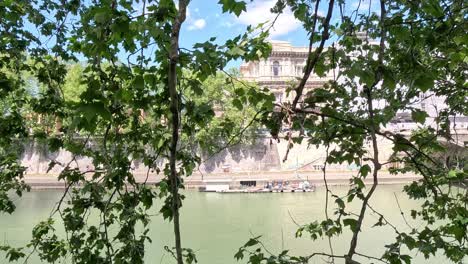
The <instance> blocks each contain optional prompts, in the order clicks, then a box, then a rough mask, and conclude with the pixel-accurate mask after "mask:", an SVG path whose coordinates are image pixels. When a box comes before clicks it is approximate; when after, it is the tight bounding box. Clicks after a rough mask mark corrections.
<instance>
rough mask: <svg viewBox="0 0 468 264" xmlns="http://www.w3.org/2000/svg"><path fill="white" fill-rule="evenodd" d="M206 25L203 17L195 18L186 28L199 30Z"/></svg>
mask: <svg viewBox="0 0 468 264" xmlns="http://www.w3.org/2000/svg"><path fill="white" fill-rule="evenodd" d="M205 26H206V21H205V19H203V18H200V19H196V20H193V21H191V22H190V26H189V27H188V30H200V29H203V28H204V27H205Z"/></svg>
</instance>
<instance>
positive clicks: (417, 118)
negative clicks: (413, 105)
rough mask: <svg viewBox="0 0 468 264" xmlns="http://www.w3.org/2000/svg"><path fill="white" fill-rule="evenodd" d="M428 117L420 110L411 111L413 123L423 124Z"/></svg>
mask: <svg viewBox="0 0 468 264" xmlns="http://www.w3.org/2000/svg"><path fill="white" fill-rule="evenodd" d="M428 116H429V115H428V114H427V113H426V112H425V111H422V110H419V109H413V110H411V119H413V121H414V122H417V123H421V124H424V122H426V117H428Z"/></svg>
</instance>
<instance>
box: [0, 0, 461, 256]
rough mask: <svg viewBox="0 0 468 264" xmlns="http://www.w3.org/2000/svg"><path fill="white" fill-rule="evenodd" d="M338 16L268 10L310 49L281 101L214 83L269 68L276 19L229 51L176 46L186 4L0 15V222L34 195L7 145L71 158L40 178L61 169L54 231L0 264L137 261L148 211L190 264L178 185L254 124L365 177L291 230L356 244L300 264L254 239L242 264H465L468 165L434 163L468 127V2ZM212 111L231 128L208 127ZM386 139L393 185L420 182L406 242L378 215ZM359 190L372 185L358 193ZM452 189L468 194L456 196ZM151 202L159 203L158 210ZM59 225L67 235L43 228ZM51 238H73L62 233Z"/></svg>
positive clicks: (105, 4) (22, 2)
mask: <svg viewBox="0 0 468 264" xmlns="http://www.w3.org/2000/svg"><path fill="white" fill-rule="evenodd" d="M345 2H347V1H343V0H338V1H333V0H330V1H318V0H317V1H285V0H278V1H277V2H276V5H275V6H274V8H273V9H272V10H271V11H272V12H273V13H276V14H277V15H279V16H281V15H282V13H283V12H286V10H291V11H292V12H293V14H294V17H295V18H296V19H297V20H298V21H300V22H301V23H302V26H303V28H304V29H305V31H306V32H307V33H308V35H307V36H305V37H307V38H308V39H309V52H308V58H307V61H306V67H305V68H304V72H303V77H302V78H301V79H300V80H299V81H297V83H295V84H293V85H292V87H291V88H290V89H289V90H290V93H292V95H293V96H294V99H293V100H292V101H291V102H283V103H281V104H276V105H274V103H273V100H274V97H273V96H272V95H271V94H269V93H268V92H267V91H264V90H261V89H259V88H258V87H256V86H255V85H254V84H250V83H246V82H243V81H241V80H239V79H238V77H239V76H238V75H236V74H235V73H228V72H227V73H226V72H225V73H224V75H222V73H220V71H224V68H225V66H226V64H227V63H228V62H229V61H231V60H235V59H242V60H245V61H251V60H259V59H262V58H265V57H267V56H268V55H269V52H270V51H271V46H270V44H269V43H268V41H266V38H267V37H268V32H269V30H271V29H272V28H274V24H275V22H276V21H277V20H273V21H269V22H267V23H264V24H261V25H253V26H250V27H248V28H247V29H246V32H245V33H243V34H241V35H239V36H233V38H232V39H230V40H227V41H226V42H224V43H220V42H219V41H217V40H216V38H214V37H212V38H207V40H206V42H202V43H197V44H195V45H194V46H193V47H192V48H190V49H186V48H181V47H180V46H179V39H181V38H183V37H184V36H183V35H182V33H181V26H182V25H183V23H184V21H185V19H186V16H187V14H186V12H187V6H188V4H189V1H187V0H179V1H170V0H161V1H151V0H135V1H125V0H102V1H80V0H73V1H62V0H42V1H41V0H33V1H30V0H18V1H11V0H6V1H2V2H1V3H0V17H1V18H2V19H1V20H0V107H1V110H2V116H1V117H0V211H1V212H4V213H12V212H13V211H14V209H15V205H14V203H13V199H12V196H13V195H15V194H14V193H13V191H14V192H16V195H19V196H21V194H22V192H23V191H25V190H28V186H27V185H26V184H25V183H24V180H23V179H24V173H25V170H26V168H25V167H23V166H22V165H21V164H20V163H19V161H18V155H19V154H18V151H17V150H16V149H15V147H14V142H16V141H18V140H25V139H31V140H37V141H42V142H45V143H46V144H47V145H48V148H49V149H50V150H51V151H56V150H59V149H64V150H66V151H69V152H70V153H72V155H73V157H72V159H71V160H70V161H69V162H67V163H60V162H57V161H56V160H51V161H50V168H52V167H55V166H59V167H61V168H62V170H61V173H60V175H59V176H58V179H60V180H63V181H65V182H66V189H65V191H64V195H63V196H62V198H61V199H60V200H59V201H58V203H57V205H56V207H55V208H54V211H53V213H52V214H51V216H50V218H48V219H44V221H41V222H40V223H39V224H38V225H37V226H36V227H35V228H34V229H33V233H32V234H33V238H32V240H31V242H30V244H28V245H27V246H25V248H14V247H10V246H8V245H2V246H1V247H0V249H1V250H3V251H5V252H6V258H7V259H8V260H10V261H14V260H17V259H21V258H24V259H26V260H27V258H28V257H29V256H30V254H36V255H38V256H39V257H40V259H41V260H42V261H44V262H49V263H54V262H57V261H58V260H60V259H63V258H66V257H69V258H71V260H72V261H73V263H143V262H144V255H145V246H146V245H147V244H148V243H150V242H151V239H150V237H148V231H149V222H150V215H151V212H154V211H155V210H156V211H160V212H161V213H162V215H163V216H164V218H165V219H168V220H169V221H172V222H173V228H174V237H175V245H174V247H167V250H168V251H170V252H171V253H172V255H173V256H174V258H175V259H176V261H177V263H179V264H181V263H193V262H194V261H196V257H195V254H194V252H193V251H192V250H191V249H188V248H184V247H183V239H182V238H183V236H182V235H183V234H181V233H180V223H179V209H180V207H181V206H182V202H183V199H184V196H183V194H180V193H179V189H180V188H183V186H184V185H183V183H184V177H185V176H190V175H191V174H192V172H193V170H194V168H195V167H196V165H197V164H198V163H199V162H200V157H198V154H197V153H198V152H196V151H193V147H196V148H198V147H202V148H207V147H209V148H210V149H209V150H210V151H214V152H215V151H216V150H217V149H218V148H223V147H226V146H228V145H230V144H233V143H237V142H240V141H243V140H246V132H249V131H250V133H253V132H254V131H253V130H249V127H253V128H255V127H259V126H260V125H265V126H266V127H267V128H269V129H270V130H271V131H272V136H274V137H276V136H277V132H278V131H279V128H280V127H281V126H287V127H288V128H289V130H288V131H289V132H288V135H287V137H286V138H287V140H289V148H292V147H294V143H295V142H300V141H302V140H308V143H310V144H311V145H323V146H326V149H327V153H326V154H327V158H326V161H325V164H324V169H323V177H324V180H325V183H326V178H327V174H326V165H327V164H332V163H343V162H348V163H354V164H357V165H359V166H360V170H359V173H358V174H357V175H353V176H352V178H351V181H350V189H349V192H348V194H347V195H346V197H338V196H336V195H334V194H333V193H332V192H331V191H330V190H329V189H328V186H326V188H327V193H326V195H327V196H326V198H327V199H326V201H327V203H326V204H325V205H324V206H325V211H326V212H327V213H326V219H317V221H315V222H313V223H310V224H308V225H305V226H303V227H301V228H300V229H299V230H298V232H297V235H298V236H301V235H305V234H306V233H307V234H309V235H310V236H311V237H312V239H318V238H326V239H330V240H331V239H332V238H334V237H336V236H339V235H340V234H342V233H343V231H344V230H349V231H350V232H351V233H352V236H351V239H350V243H349V248H348V249H347V250H346V252H336V251H334V250H333V247H332V246H331V245H332V244H331V243H330V251H329V252H310V254H308V255H305V256H291V255H289V254H288V251H284V252H281V253H279V254H277V255H275V254H273V253H271V252H270V251H267V250H265V249H264V248H263V244H262V243H261V241H260V238H258V237H257V238H252V239H250V240H249V241H248V242H247V243H246V244H245V245H244V246H242V247H241V248H240V249H239V251H238V253H237V254H236V255H235V257H236V258H237V259H238V260H241V259H244V258H246V259H245V260H246V261H247V262H248V263H308V262H309V261H310V262H312V261H313V260H314V258H315V257H325V258H327V259H328V260H329V261H332V262H334V261H338V260H340V261H342V260H344V261H345V262H346V263H358V262H361V261H363V262H369V261H373V262H376V261H377V262H384V263H411V256H410V255H408V254H406V253H405V252H406V251H408V250H409V251H411V250H414V251H419V252H421V253H422V254H424V256H425V257H430V256H431V255H434V254H435V253H436V252H437V251H438V250H440V252H442V253H443V254H445V256H446V257H447V259H450V260H451V261H454V262H459V263H462V262H463V261H464V260H466V256H467V255H468V236H467V233H468V232H467V225H468V211H467V202H468V195H467V189H466V180H467V172H466V165H464V164H465V160H464V159H465V158H466V157H458V156H457V157H455V159H454V160H456V161H457V162H453V160H452V162H449V161H447V160H442V159H440V153H443V152H444V151H446V149H447V148H448V146H453V145H458V146H459V145H460V142H457V137H455V136H454V135H453V134H452V133H453V129H451V128H452V127H453V122H451V120H453V119H451V117H453V116H456V115H467V114H468V109H467V104H466V98H467V93H468V91H467V87H466V72H467V47H466V45H467V43H468V39H467V35H466V30H467V23H466V16H467V13H466V9H467V6H466V3H465V1H461V0H451V1H448V0H447V1H436V0H430V1H405V0H398V1H386V0H380V1H371V4H370V5H368V6H367V7H366V9H365V10H364V9H363V8H360V5H358V6H357V8H350V6H352V5H351V3H345ZM358 3H360V1H358ZM219 5H221V6H222V9H223V12H229V13H233V14H234V15H237V16H238V15H240V14H241V13H242V12H245V11H246V3H245V2H244V1H236V0H221V1H219ZM362 33H364V35H365V36H364V37H362ZM330 71H331V72H333V76H334V78H333V79H332V80H330V81H329V82H328V83H327V84H326V85H325V86H324V87H323V88H319V89H315V90H312V91H308V92H306V91H305V89H304V87H305V86H306V82H307V80H308V78H309V77H310V76H311V75H314V74H315V75H318V76H323V75H324V74H325V73H326V72H330ZM25 74H27V75H25ZM29 76H30V77H29ZM31 82H33V83H34V84H33V86H34V87H35V89H33V91H31V89H30V88H31ZM431 95H437V96H439V97H441V98H443V99H444V100H445V103H446V104H447V108H445V109H440V111H439V112H438V115H437V117H436V118H435V119H434V122H435V124H436V125H435V126H434V125H432V126H430V125H428V124H427V122H425V119H426V118H427V117H428V115H427V113H426V112H425V111H424V109H420V108H417V107H415V102H417V101H418V100H420V99H421V98H422V97H424V96H431ZM226 102H227V103H226ZM221 110H222V111H223V112H224V114H223V115H218V116H217V115H215V112H216V111H221ZM404 111H407V112H411V115H412V118H413V120H414V121H416V122H419V123H421V125H420V128H419V129H418V130H416V131H413V133H412V134H411V135H409V136H406V137H405V136H404V135H401V134H398V133H395V132H392V131H388V130H385V127H386V126H387V125H388V124H389V123H390V122H391V120H392V119H393V118H395V116H396V115H397V114H398V113H401V112H404ZM245 116H249V117H251V118H250V120H245V118H244V117H245ZM38 118H39V119H40V120H41V121H40V122H36V121H35V120H38ZM295 131H297V132H298V133H295ZM379 138H385V139H386V140H388V141H390V142H391V143H392V145H393V152H394V153H393V155H392V157H391V160H389V161H388V162H399V163H401V164H403V166H401V167H400V168H395V169H394V170H393V173H403V172H408V171H411V172H413V173H415V174H418V175H420V176H422V180H420V181H417V182H413V183H411V184H409V185H408V186H406V187H405V188H404V191H405V192H406V193H407V194H408V195H409V197H410V198H412V199H419V200H421V201H422V206H421V208H419V209H418V210H414V211H412V212H411V217H413V218H418V219H420V220H422V221H425V222H426V223H427V225H425V226H423V227H420V228H413V229H411V231H410V232H403V231H401V230H400V229H398V227H395V226H394V225H392V223H390V222H388V221H387V219H386V218H385V215H384V214H382V213H381V212H377V211H375V210H374V209H373V207H371V205H370V201H371V200H372V196H373V194H374V192H375V191H376V190H378V188H377V187H378V184H379V173H380V171H381V168H382V166H383V165H384V163H386V162H387V161H383V160H381V159H379V157H380V156H379ZM368 145H370V147H367V146H368ZM462 147H463V148H464V146H463V143H462ZM78 156H80V157H88V158H90V159H91V160H92V161H93V167H94V168H92V169H90V170H87V171H82V170H79V168H77V167H76V166H75V161H76V157H78ZM285 158H287V153H285ZM134 161H141V162H142V163H143V164H144V165H145V166H146V167H147V168H148V175H149V174H150V172H151V171H154V172H156V173H160V174H163V175H164V177H163V180H162V181H161V182H159V183H158V184H157V186H149V185H147V184H145V182H139V181H137V180H136V178H135V176H134V175H133V174H132V171H131V164H132V162H134ZM366 178H372V182H373V184H372V185H370V186H365V185H364V183H363V180H364V179H366ZM457 184H458V185H462V186H465V189H456V188H459V187H456V185H457ZM78 186H79V188H77V187H78ZM454 189H456V191H454ZM155 199H160V200H161V201H162V202H161V203H158V204H157V205H156V204H155V203H154V200H155ZM353 200H354V202H356V201H358V202H359V204H360V209H359V211H357V212H351V211H350V210H349V209H348V207H347V205H348V203H351V202H353ZM328 201H330V203H329V202H328ZM332 202H334V205H332ZM332 206H333V208H334V211H333V212H334V213H333V215H332V214H331V208H329V207H332ZM368 211H371V212H373V213H375V214H377V215H378V216H379V220H378V222H377V223H375V226H376V227H378V226H382V225H387V226H390V227H392V228H393V229H394V231H395V240H394V241H388V244H387V247H386V249H385V253H384V254H383V255H382V256H368V255H367V254H366V252H358V251H357V244H358V241H359V234H360V232H361V227H362V223H363V219H364V217H365V215H366V212H368ZM90 214H95V215H99V223H91V222H88V221H87V219H88V216H89V215H90ZM57 216H58V217H59V219H60V221H59V222H55V221H54V220H53V219H56V218H54V217H57ZM58 225H63V227H64V229H65V232H66V236H61V235H59V234H58V233H57V232H56V231H55V230H56V229H57V226H58ZM109 230H117V231H116V232H110V231H109Z"/></svg>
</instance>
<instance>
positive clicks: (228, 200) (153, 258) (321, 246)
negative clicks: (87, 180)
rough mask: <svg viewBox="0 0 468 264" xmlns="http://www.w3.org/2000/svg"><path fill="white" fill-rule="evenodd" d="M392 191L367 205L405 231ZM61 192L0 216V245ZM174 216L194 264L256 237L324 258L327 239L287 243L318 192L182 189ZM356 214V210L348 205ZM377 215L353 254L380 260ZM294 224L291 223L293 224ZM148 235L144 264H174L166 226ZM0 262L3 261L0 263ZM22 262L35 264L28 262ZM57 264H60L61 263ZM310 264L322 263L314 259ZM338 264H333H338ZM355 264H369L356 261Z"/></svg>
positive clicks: (24, 233) (224, 257)
mask: <svg viewBox="0 0 468 264" xmlns="http://www.w3.org/2000/svg"><path fill="white" fill-rule="evenodd" d="M401 190H402V186H400V185H382V186H379V187H378V189H377V191H376V193H375V194H374V198H373V199H372V202H371V205H372V206H373V207H374V208H376V209H377V210H379V211H380V212H381V213H383V214H384V215H385V216H386V218H387V219H389V220H390V221H391V222H392V224H394V225H396V226H398V227H400V228H401V230H403V231H408V230H409V227H408V226H407V225H406V224H405V222H404V219H403V217H402V216H401V214H400V210H399V208H398V205H397V203H396V199H395V194H396V197H397V198H398V201H399V203H400V206H401V209H402V210H403V211H404V212H405V213H406V215H407V216H408V217H407V220H409V221H410V224H411V225H414V226H415V227H418V226H420V225H421V224H420V223H417V222H413V221H411V219H410V218H411V217H409V210H411V209H412V208H417V207H418V202H417V201H412V200H408V199H407V198H406V196H405V195H404V194H403V193H402V191H401ZM333 191H334V192H336V193H337V194H344V193H346V191H347V188H346V187H333ZM61 193H62V191H57V190H53V191H52V190H47V191H45V190H44V191H32V192H30V193H27V194H25V195H24V196H23V197H22V198H20V199H18V200H17V201H16V204H17V210H16V212H15V213H13V214H12V215H2V216H1V217H0V235H1V239H2V242H3V243H5V242H7V243H9V244H12V245H16V246H19V245H24V244H26V243H27V241H28V240H29V239H30V238H31V229H32V227H33V226H34V225H35V224H36V223H38V222H39V221H40V220H43V219H45V218H46V217H47V216H48V215H49V214H50V212H51V208H52V207H53V205H54V203H55V202H57V201H58V199H59V197H60V195H61ZM185 195H186V197H187V198H186V199H185V202H184V206H183V208H182V212H181V217H182V219H181V224H182V243H183V246H184V247H189V248H192V249H194V250H195V252H196V254H197V258H198V261H199V263H202V264H204V263H208V264H212V263H213V264H231V263H246V262H247V261H243V262H242V261H241V262H237V261H236V260H235V259H234V254H235V252H236V251H237V249H238V248H239V247H240V246H241V245H243V244H244V243H245V242H246V241H247V240H248V239H249V238H250V237H252V236H258V235H262V241H263V242H264V244H265V246H266V247H267V248H268V249H269V250H270V251H272V252H280V251H281V250H282V249H289V250H290V252H291V253H292V254H307V253H312V252H319V251H325V252H329V247H328V241H327V240H318V241H312V240H311V239H310V238H308V237H307V236H304V237H303V238H295V236H294V234H295V231H296V229H297V225H296V223H299V224H306V223H308V222H311V221H314V220H322V219H323V218H324V204H325V189H324V188H321V187H319V188H317V190H316V192H313V193H265V194H219V193H200V192H196V191H186V192H185ZM351 208H353V209H354V211H355V212H357V209H358V204H353V205H351ZM378 218H379V217H378V216H376V215H373V214H372V213H368V215H367V217H366V220H365V221H364V227H363V232H362V233H361V234H360V239H359V241H358V251H359V252H361V253H365V254H368V255H373V256H380V255H381V254H382V252H383V250H384V247H383V246H384V243H385V242H389V241H393V238H394V237H395V234H394V233H393V231H392V229H390V228H389V227H379V228H370V227H371V226H372V225H374V224H375V223H376V222H377V220H378ZM295 222H296V223H295ZM150 236H151V238H152V240H153V243H151V244H148V245H147V251H146V256H145V257H146V260H147V263H174V261H173V259H172V257H171V256H170V255H169V254H168V253H167V252H165V251H164V246H165V245H168V246H169V247H172V245H173V235H172V225H171V223H168V222H165V221H163V219H162V216H161V215H157V213H156V212H155V216H154V219H153V221H152V223H151V233H150ZM349 241H350V234H349V233H345V234H343V235H342V236H340V237H339V238H334V239H333V240H332V245H333V248H334V251H335V254H341V255H342V254H344V252H346V251H347V249H348V247H349ZM410 255H412V256H413V257H414V258H415V259H414V263H437V264H441V263H450V262H449V261H447V260H445V259H444V257H443V256H439V257H437V258H432V259H429V260H425V259H424V258H423V257H422V256H421V254H417V252H412V253H411V254H410ZM0 263H6V261H5V260H3V259H0ZM28 263H30V264H37V263H41V262H40V261H39V260H38V259H37V258H34V257H33V258H31V260H30V261H29V262H28ZM64 263H68V262H67V261H64ZM311 263H325V261H324V260H323V259H321V258H320V257H318V258H315V259H314V260H313V261H312V262H311ZM338 263H339V262H338ZM363 263H371V262H370V261H367V260H364V261H363Z"/></svg>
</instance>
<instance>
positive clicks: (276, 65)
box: [273, 61, 280, 76]
mask: <svg viewBox="0 0 468 264" xmlns="http://www.w3.org/2000/svg"><path fill="white" fill-rule="evenodd" d="M279 69H280V65H279V62H277V61H274V62H273V76H278V75H279Z"/></svg>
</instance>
